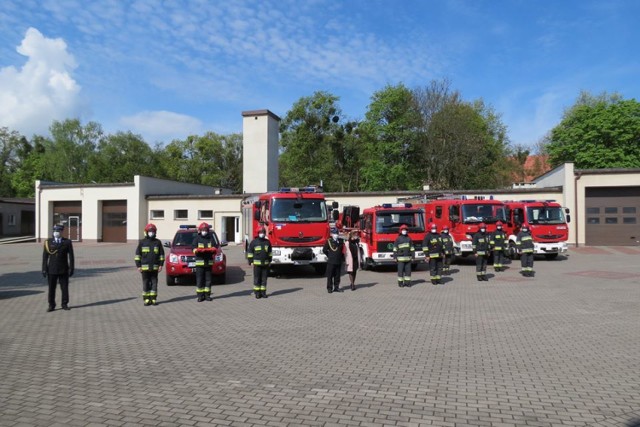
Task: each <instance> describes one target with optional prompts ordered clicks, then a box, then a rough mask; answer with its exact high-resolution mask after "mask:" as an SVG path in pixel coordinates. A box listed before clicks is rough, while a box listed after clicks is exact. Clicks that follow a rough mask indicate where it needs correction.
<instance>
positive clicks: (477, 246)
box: [471, 231, 491, 282]
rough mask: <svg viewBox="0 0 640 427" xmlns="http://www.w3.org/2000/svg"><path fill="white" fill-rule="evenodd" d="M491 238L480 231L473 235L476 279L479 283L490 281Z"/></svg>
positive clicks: (472, 243)
mask: <svg viewBox="0 0 640 427" xmlns="http://www.w3.org/2000/svg"><path fill="white" fill-rule="evenodd" d="M490 239H491V238H490V237H489V235H488V234H487V233H486V232H482V231H478V232H477V233H476V234H474V235H473V241H472V242H471V245H472V246H473V253H474V254H475V256H476V278H477V279H478V281H479V282H480V281H483V280H484V281H488V280H489V278H488V277H487V258H488V257H489V249H490V243H489V242H490Z"/></svg>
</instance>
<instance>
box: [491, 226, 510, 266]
mask: <svg viewBox="0 0 640 427" xmlns="http://www.w3.org/2000/svg"><path fill="white" fill-rule="evenodd" d="M489 244H490V245H491V249H492V250H493V268H494V270H495V271H504V269H505V267H504V261H505V258H506V257H505V254H504V251H505V250H506V249H507V246H506V245H507V233H505V232H504V230H502V221H498V222H497V223H496V231H494V232H493V233H491V240H490V241H489Z"/></svg>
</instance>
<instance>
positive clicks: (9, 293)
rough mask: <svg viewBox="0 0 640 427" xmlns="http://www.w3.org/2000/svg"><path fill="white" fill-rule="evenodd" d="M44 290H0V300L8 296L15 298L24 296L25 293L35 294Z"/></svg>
mask: <svg viewBox="0 0 640 427" xmlns="http://www.w3.org/2000/svg"><path fill="white" fill-rule="evenodd" d="M41 293H44V291H32V290H26V289H25V290H21V289H19V290H15V289H14V290H10V291H0V300H2V299H9V298H17V297H25V296H27V295H35V294H41Z"/></svg>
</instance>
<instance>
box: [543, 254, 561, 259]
mask: <svg viewBox="0 0 640 427" xmlns="http://www.w3.org/2000/svg"><path fill="white" fill-rule="evenodd" d="M544 257H545V258H546V259H549V260H551V259H556V258H558V254H544Z"/></svg>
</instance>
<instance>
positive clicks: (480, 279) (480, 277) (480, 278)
mask: <svg viewBox="0 0 640 427" xmlns="http://www.w3.org/2000/svg"><path fill="white" fill-rule="evenodd" d="M476 279H478V282H482V276H481V275H479V274H477V275H476Z"/></svg>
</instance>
